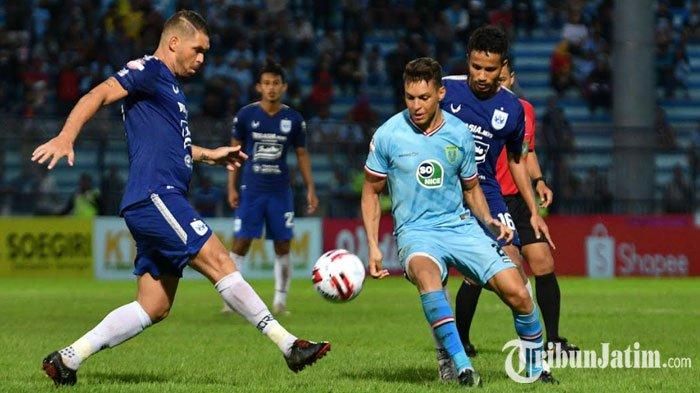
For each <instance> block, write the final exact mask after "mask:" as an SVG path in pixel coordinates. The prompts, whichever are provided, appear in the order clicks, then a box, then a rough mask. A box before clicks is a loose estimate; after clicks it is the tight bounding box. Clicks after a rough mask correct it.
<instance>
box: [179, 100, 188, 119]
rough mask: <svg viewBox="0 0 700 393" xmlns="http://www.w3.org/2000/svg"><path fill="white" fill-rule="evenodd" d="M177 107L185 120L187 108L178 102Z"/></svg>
mask: <svg viewBox="0 0 700 393" xmlns="http://www.w3.org/2000/svg"><path fill="white" fill-rule="evenodd" d="M177 107H178V109H179V110H180V113H184V114H185V119H186V118H187V116H188V115H189V113H187V107H185V104H183V103H182V102H178V103H177Z"/></svg>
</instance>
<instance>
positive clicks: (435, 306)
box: [420, 291, 473, 373]
mask: <svg viewBox="0 0 700 393" xmlns="http://www.w3.org/2000/svg"><path fill="white" fill-rule="evenodd" d="M420 300H421V303H422V304H423V312H424V313H425V319H427V320H428V323H429V324H430V326H431V327H432V328H433V330H434V331H435V336H437V338H438V340H439V341H440V343H442V347H443V348H445V350H446V351H447V353H448V354H450V357H451V358H452V362H453V363H454V364H455V369H456V370H457V373H461V372H462V371H464V370H465V369H467V368H470V369H473V367H472V362H471V361H470V360H469V357H468V356H467V354H466V353H465V352H464V347H463V346H462V342H461V341H460V340H459V333H458V332H457V325H455V318H454V314H452V309H451V308H450V303H448V301H447V298H445V292H444V291H433V292H427V293H422V294H421V295H420Z"/></svg>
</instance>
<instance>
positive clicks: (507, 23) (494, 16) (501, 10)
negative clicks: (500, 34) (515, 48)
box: [489, 1, 515, 40]
mask: <svg viewBox="0 0 700 393" xmlns="http://www.w3.org/2000/svg"><path fill="white" fill-rule="evenodd" d="M489 24H492V25H494V26H499V27H500V28H501V29H503V31H505V32H506V35H507V36H508V38H509V39H511V40H512V39H513V38H514V34H515V31H514V29H513V8H512V5H511V4H510V3H509V2H507V1H504V2H502V3H501V4H500V5H499V6H498V7H496V8H495V9H494V10H492V11H491V12H489Z"/></svg>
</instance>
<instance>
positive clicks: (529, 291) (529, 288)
mask: <svg viewBox="0 0 700 393" xmlns="http://www.w3.org/2000/svg"><path fill="white" fill-rule="evenodd" d="M525 288H527V292H528V293H529V294H530V299H535V297H534V296H533V295H532V285H530V280H529V279H528V280H527V282H526V283H525Z"/></svg>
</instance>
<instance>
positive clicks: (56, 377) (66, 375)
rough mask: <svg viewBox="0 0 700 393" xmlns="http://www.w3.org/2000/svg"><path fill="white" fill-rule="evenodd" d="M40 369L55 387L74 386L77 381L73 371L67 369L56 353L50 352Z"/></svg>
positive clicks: (59, 355)
mask: <svg viewBox="0 0 700 393" xmlns="http://www.w3.org/2000/svg"><path fill="white" fill-rule="evenodd" d="M41 367H42V368H43V369H44V372H45V373H46V375H48V376H49V378H51V379H52V380H53V383H54V384H55V385H56V386H60V385H75V383H76V382H77V381H78V377H77V376H76V372H75V370H73V369H71V368H68V366H66V365H65V364H64V363H63V358H61V354H60V353H58V352H51V353H50V354H49V356H47V357H45V358H44V361H43V362H42V365H41Z"/></svg>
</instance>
